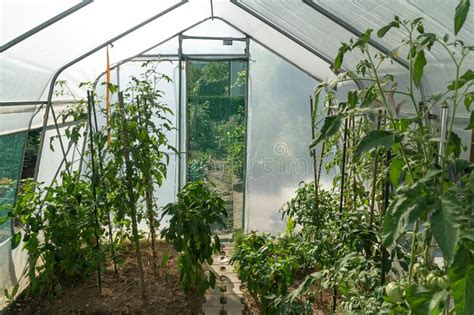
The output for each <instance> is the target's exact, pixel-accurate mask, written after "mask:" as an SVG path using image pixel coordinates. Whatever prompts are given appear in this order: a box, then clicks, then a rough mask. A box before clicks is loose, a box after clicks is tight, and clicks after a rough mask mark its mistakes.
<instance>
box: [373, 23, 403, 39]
mask: <svg viewBox="0 0 474 315" xmlns="http://www.w3.org/2000/svg"><path fill="white" fill-rule="evenodd" d="M392 27H396V28H398V27H400V23H399V22H398V21H392V22H390V24H388V25H385V26H384V27H382V28H381V29H379V30H378V31H377V37H379V38H382V37H384V36H385V34H387V32H388V31H389V30H390V29H391V28H392Z"/></svg>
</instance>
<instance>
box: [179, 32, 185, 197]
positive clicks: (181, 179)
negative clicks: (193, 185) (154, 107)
mask: <svg viewBox="0 0 474 315" xmlns="http://www.w3.org/2000/svg"><path fill="white" fill-rule="evenodd" d="M178 45H179V46H178V54H179V59H178V69H179V70H178V71H179V73H178V80H179V82H178V104H177V111H178V131H177V135H178V191H180V190H181V188H183V182H186V168H183V158H182V154H183V152H182V150H183V132H182V131H183V128H182V127H183V113H182V108H183V95H182V94H183V34H182V33H180V34H179V35H178ZM186 107H187V106H186ZM185 154H186V153H185ZM184 163H186V162H184Z"/></svg>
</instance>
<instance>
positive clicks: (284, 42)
mask: <svg viewBox="0 0 474 315" xmlns="http://www.w3.org/2000/svg"><path fill="white" fill-rule="evenodd" d="M191 1H192V0H191ZM273 3H274V2H269V4H273ZM214 15H215V16H217V17H219V18H222V19H223V20H224V21H225V22H227V23H231V24H232V25H233V26H235V27H236V28H237V29H239V30H241V31H242V32H245V33H246V34H249V35H250V36H252V38H253V39H255V40H256V41H258V42H259V43H260V44H262V45H264V46H266V47H267V48H269V49H271V50H273V51H274V52H276V53H277V54H279V55H280V56H282V57H283V58H285V59H286V60H289V61H290V62H291V63H293V64H295V65H297V66H298V67H299V68H301V69H304V71H305V72H307V73H309V74H311V75H312V76H313V77H315V78H318V79H319V80H327V79H332V78H334V73H333V72H332V71H331V70H330V69H329V64H328V63H327V62H325V61H324V60H322V59H321V58H320V57H318V56H316V55H314V54H313V53H312V52H310V51H308V50H307V49H305V48H303V47H302V46H300V45H299V44H297V43H295V42H294V41H292V40H291V39H290V38H288V37H287V36H285V35H283V34H281V33H280V32H278V31H277V30H275V29H273V28H272V27H270V26H269V25H267V24H266V23H264V22H262V21H261V20H259V19H257V18H256V17H254V16H253V15H251V14H250V13H248V12H246V11H244V10H242V9H241V8H239V7H238V6H236V5H235V4H233V3H231V2H230V1H215V2H214Z"/></svg>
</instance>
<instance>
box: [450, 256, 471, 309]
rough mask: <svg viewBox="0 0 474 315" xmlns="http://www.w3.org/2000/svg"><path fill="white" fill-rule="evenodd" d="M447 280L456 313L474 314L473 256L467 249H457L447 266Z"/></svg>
mask: <svg viewBox="0 0 474 315" xmlns="http://www.w3.org/2000/svg"><path fill="white" fill-rule="evenodd" d="M449 280H450V281H451V289H452V297H453V300H454V306H455V309H456V314H459V315H470V314H474V299H473V298H472V297H473V296H474V256H473V254H472V252H471V251H470V250H469V249H467V248H464V247H459V248H458V249H457V251H456V255H455V257H454V261H453V264H452V265H451V266H450V268H449Z"/></svg>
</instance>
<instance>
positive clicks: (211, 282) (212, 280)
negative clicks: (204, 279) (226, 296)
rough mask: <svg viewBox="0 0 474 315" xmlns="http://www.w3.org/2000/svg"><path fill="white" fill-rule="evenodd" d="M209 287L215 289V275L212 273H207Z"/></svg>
mask: <svg viewBox="0 0 474 315" xmlns="http://www.w3.org/2000/svg"><path fill="white" fill-rule="evenodd" d="M209 286H210V287H211V288H213V289H214V288H215V287H216V275H215V274H214V272H212V271H210V272H209Z"/></svg>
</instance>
